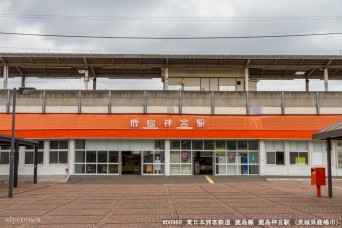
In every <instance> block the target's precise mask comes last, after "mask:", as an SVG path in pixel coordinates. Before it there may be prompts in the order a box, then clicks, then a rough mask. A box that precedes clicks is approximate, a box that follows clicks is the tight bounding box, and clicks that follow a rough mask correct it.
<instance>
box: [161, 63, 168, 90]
mask: <svg viewBox="0 0 342 228" xmlns="http://www.w3.org/2000/svg"><path fill="white" fill-rule="evenodd" d="M162 76H163V77H164V85H163V89H164V90H168V89H169V68H168V67H165V68H162Z"/></svg>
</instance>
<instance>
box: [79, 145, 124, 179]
mask: <svg viewBox="0 0 342 228" xmlns="http://www.w3.org/2000/svg"><path fill="white" fill-rule="evenodd" d="M75 173H78V174H118V173H119V151H112V150H109V149H105V148H102V149H101V150H95V148H94V149H93V150H87V149H86V141H85V140H76V141H75Z"/></svg>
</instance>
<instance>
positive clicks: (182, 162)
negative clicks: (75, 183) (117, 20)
mask: <svg viewBox="0 0 342 228" xmlns="http://www.w3.org/2000/svg"><path fill="white" fill-rule="evenodd" d="M0 66H1V70H0V77H2V81H3V88H2V89H1V90H0V134H5V135H11V130H12V128H11V126H12V121H11V120H12V101H13V90H11V89H10V88H9V82H10V81H11V80H12V78H13V77H19V78H21V87H26V79H27V78H31V77H34V78H37V80H40V79H41V80H43V79H46V78H48V79H49V78H52V79H61V80H67V79H72V78H82V81H83V82H82V83H83V85H84V89H82V90H68V89H67V88H66V89H64V90H36V91H34V92H33V93H31V94H29V95H20V94H17V96H16V97H17V98H16V127H15V135H16V136H17V137H23V138H28V139H34V140H37V141H39V150H38V157H37V159H38V180H42V181H43V180H50V179H53V178H59V177H65V176H69V175H151V176H153V175H155V176H159V175H163V176H164V175H165V176H170V175H203V174H207V175H221V176H224V175H260V176H309V175H310V167H312V166H315V167H325V166H326V163H327V155H326V145H325V141H313V140H312V134H314V133H316V132H318V131H319V130H320V129H322V128H324V127H326V126H328V125H331V124H333V123H336V122H339V121H342V115H341V114H342V92H338V91H329V82H333V81H334V80H342V57H341V56H321V55H319V56H307V55H306V56H299V55H294V56H283V55H277V56H274V55H272V56H271V55H269V56H268V55H266V56H265V55H260V56H250V55H239V56H236V55H234V56H233V55H147V54H146V55H143V54H125V55H123V54H122V55H120V54H39V53H30V54H28V53H2V54H0ZM103 78H106V79H112V80H113V81H114V82H115V80H116V79H127V80H128V79H141V80H145V79H151V78H157V79H160V83H161V84H162V87H163V89H161V90H149V88H146V90H137V89H134V86H132V89H131V90H98V89H97V81H98V80H101V79H103ZM285 79H290V80H291V79H304V80H305V82H306V91H301V92H298V91H257V83H258V82H259V81H260V80H285ZM312 79H321V80H323V81H324V89H325V91H319V92H317V91H310V88H309V85H310V84H309V82H310V80H312ZM89 85H92V86H89ZM90 87H91V88H90ZM9 153H10V147H9V146H7V145H6V146H2V145H0V177H2V178H6V176H7V175H8V171H9ZM18 153H19V170H18V173H19V178H22V179H25V178H30V177H31V174H32V172H33V171H32V170H33V160H34V151H33V148H30V147H20V148H19V151H18ZM332 175H333V176H342V141H339V140H335V141H333V144H332Z"/></svg>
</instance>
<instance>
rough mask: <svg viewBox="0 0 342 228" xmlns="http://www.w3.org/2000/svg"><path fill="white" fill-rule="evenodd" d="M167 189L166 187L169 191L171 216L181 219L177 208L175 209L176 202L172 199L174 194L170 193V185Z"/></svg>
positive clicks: (168, 198)
mask: <svg viewBox="0 0 342 228" xmlns="http://www.w3.org/2000/svg"><path fill="white" fill-rule="evenodd" d="M165 187H166V191H167V200H168V202H169V208H170V212H171V216H172V215H175V216H177V218H179V216H178V213H177V210H176V207H175V202H174V201H173V197H172V194H171V192H170V188H169V185H165ZM172 219H173V218H172ZM160 222H162V221H160Z"/></svg>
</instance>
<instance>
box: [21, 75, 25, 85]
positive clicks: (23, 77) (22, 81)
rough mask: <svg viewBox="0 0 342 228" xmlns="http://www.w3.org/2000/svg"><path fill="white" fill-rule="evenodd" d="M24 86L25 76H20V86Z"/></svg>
mask: <svg viewBox="0 0 342 228" xmlns="http://www.w3.org/2000/svg"><path fill="white" fill-rule="evenodd" d="M25 86H26V77H25V76H22V77H21V87H25Z"/></svg>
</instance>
